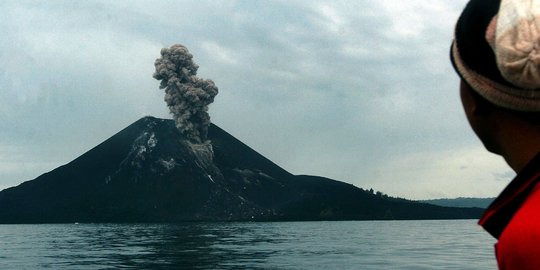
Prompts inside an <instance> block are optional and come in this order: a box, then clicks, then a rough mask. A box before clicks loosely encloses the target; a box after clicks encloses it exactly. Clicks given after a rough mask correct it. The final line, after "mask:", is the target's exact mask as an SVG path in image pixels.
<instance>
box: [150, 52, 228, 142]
mask: <svg viewBox="0 0 540 270" xmlns="http://www.w3.org/2000/svg"><path fill="white" fill-rule="evenodd" d="M154 65H155V67H156V72H155V73H154V78H155V79H157V80H161V84H160V86H159V88H160V89H165V102H166V103H167V106H169V109H170V111H171V114H172V115H173V118H174V121H175V122H176V127H177V128H178V130H180V132H181V133H182V134H183V135H184V136H185V137H186V138H187V139H189V140H190V141H191V142H193V143H205V142H206V140H207V136H208V126H209V125H210V115H208V105H209V104H210V103H212V102H214V97H215V96H216V95H217V94H218V88H217V87H216V85H215V84H214V82H213V81H212V80H204V79H200V78H198V77H197V76H196V75H197V69H198V68H199V66H198V65H197V64H195V63H194V62H193V55H192V54H191V53H189V51H188V49H187V48H186V47H184V46H183V45H180V44H175V45H172V46H171V47H170V48H163V49H161V57H160V58H158V59H156V62H155V63H154Z"/></svg>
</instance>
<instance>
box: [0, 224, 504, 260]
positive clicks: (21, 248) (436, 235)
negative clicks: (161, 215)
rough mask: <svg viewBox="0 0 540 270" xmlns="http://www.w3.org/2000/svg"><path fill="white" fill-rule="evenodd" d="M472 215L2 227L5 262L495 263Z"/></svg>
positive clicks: (0, 239) (0, 253)
mask: <svg viewBox="0 0 540 270" xmlns="http://www.w3.org/2000/svg"><path fill="white" fill-rule="evenodd" d="M492 243H493V240H492V239H490V237H489V236H488V235H487V234H486V233H484V232H482V230H481V229H480V228H478V227H477V226H476V225H475V222H474V221H473V220H453V221H452V220H450V221H363V222H354V221H350V222H274V223H179V224H51V225H0V269H10V268H12V269H34V268H52V269H102V268H136V269H156V268H158V269H159V268H162V269H163V268H175V269H239V268H243V269H245V268H247V269H325V268H331V269H389V268H392V269H494V268H496V265H495V261H494V258H493V251H492Z"/></svg>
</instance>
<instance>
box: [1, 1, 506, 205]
mask: <svg viewBox="0 0 540 270" xmlns="http://www.w3.org/2000/svg"><path fill="white" fill-rule="evenodd" d="M465 2H466V1H464V0H437V1H423V0H422V1H421V0H410V1H406V2H403V3H399V4H398V3H397V2H396V1H395V0H357V1H312V0H310V1H307V0H306V1H291V0H285V1H248V0H245V1H231V0H227V1H216V0H212V1H129V2H128V1H108V0H104V1H1V2H0V16H1V17H2V19H1V20H0V36H2V38H1V39H0V64H1V65H0V189H3V188H7V187H10V186H14V185H17V184H19V183H21V182H23V181H26V180H30V179H33V178H35V177H37V176H39V175H41V174H42V173H45V172H47V171H50V170H52V169H54V168H56V167H58V166H60V165H63V164H66V163H67V162H69V161H71V160H73V159H74V158H76V157H78V156H79V155H81V154H83V153H84V152H86V151H87V150H89V149H91V148H92V147H94V146H96V145H97V144H99V143H100V142H102V141H103V140H105V139H107V138H109V137H110V136H112V135H113V134H114V133H116V132H118V131H119V130H121V129H123V128H124V127H126V126H127V125H129V124H130V123H132V122H134V121H136V120H137V119H139V118H140V117H142V116H145V115H153V116H156V117H162V118H170V116H169V114H168V109H167V107H166V105H165V103H164V101H163V96H164V93H163V91H162V90H159V89H158V85H159V83H158V81H156V80H155V79H153V78H152V74H153V72H154V60H155V59H156V58H158V57H159V56H160V55H159V52H160V49H161V48H162V47H169V46H170V45H172V44H174V43H180V44H183V45H185V46H187V47H188V48H189V50H190V52H191V53H192V54H193V55H194V60H195V62H196V63H197V64H198V65H199V66H200V68H199V72H198V76H199V77H202V78H205V79H212V80H213V81H214V82H215V83H216V85H217V86H218V87H219V91H220V93H219V94H218V96H217V97H216V100H215V102H214V103H213V104H211V105H210V115H211V117H212V122H213V123H215V124H217V125H218V126H220V127H221V128H223V129H225V130H226V131H227V132H229V133H231V134H232V135H234V136H235V137H236V138H238V139H240V140H242V141H243V142H244V143H246V144H247V145H249V146H251V147H252V148H253V149H255V150H256V151H258V152H259V153H261V154H263V155H264V156H266V157H267V158H269V159H271V160H272V161H274V162H275V163H277V164H278V165H280V166H282V167H283V168H285V169H287V170H289V171H290V172H291V173H294V174H311V175H319V176H325V177H329V178H333V179H336V180H340V181H344V182H348V183H351V184H354V185H356V186H359V187H362V188H368V189H369V188H373V189H375V190H380V191H382V192H384V193H387V194H389V195H392V196H400V197H405V198H410V199H425V198H438V197H458V196H475V197H486V196H496V195H497V194H498V193H499V192H500V191H501V190H502V188H503V187H504V186H505V185H506V184H507V183H508V182H509V180H510V179H511V178H512V177H513V176H514V174H513V172H512V171H511V170H510V168H509V167H508V166H507V165H506V164H505V163H504V161H503V160H502V159H501V158H499V157H498V156H495V155H493V154H490V153H488V152H486V151H485V150H484V148H483V147H482V145H481V143H480V142H479V140H478V139H476V137H475V136H474V134H473V133H472V131H470V129H469V126H468V124H467V122H466V119H465V117H464V114H463V112H462V109H461V103H460V102H459V94H458V84H459V80H458V77H457V76H456V75H455V73H454V72H453V70H452V67H451V64H450V62H449V60H448V50H449V46H450V42H451V39H452V32H453V26H454V22H455V20H456V19H457V16H458V15H459V12H460V11H461V9H462V7H463V6H464V4H465Z"/></svg>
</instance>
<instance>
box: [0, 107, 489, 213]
mask: <svg viewBox="0 0 540 270" xmlns="http://www.w3.org/2000/svg"><path fill="white" fill-rule="evenodd" d="M314 158H316V157H314ZM482 211H483V210H482V209H481V208H477V207H472V208H471V207H469V208H456V207H443V206H436V205H433V204H428V203H425V202H417V201H411V200H406V199H400V198H392V197H389V196H387V195H384V194H382V193H380V192H379V193H376V192H373V190H364V189H362V188H359V187H355V186H353V185H351V184H347V183H344V182H340V181H336V180H332V179H328V178H324V177H319V176H307V175H292V174H291V173H289V172H287V171H286V170H284V169H282V168H281V167H279V166H277V165H276V164H274V163H273V162H272V161H270V160H268V159H266V158H265V157H263V156H262V155H260V154H259V153H257V152H256V151H254V150H253V149H251V148H250V147H248V146H247V145H245V144H244V143H242V142H240V141H239V140H237V139H236V138H234V137H233V136H232V135H230V134H228V133H227V132H225V131H224V130H222V129H220V128H219V127H218V126H216V125H213V124H212V125H210V126H209V129H208V140H207V141H201V142H196V143H194V142H193V141H192V140H188V139H186V137H185V136H184V135H183V134H182V133H180V132H179V131H178V129H177V128H176V127H175V123H174V121H172V120H166V119H158V118H154V117H144V118H142V119H140V120H138V121H136V122H134V123H133V124H131V125H129V126H128V127H126V128H125V129H123V130H122V131H120V132H118V133H117V134H115V135H114V136H112V137H111V138H109V139H107V140H105V141H104V142H102V143H101V144H99V145H97V146H96V147H94V148H93V149H91V150H89V151H88V152H86V153H84V154H83V155H81V156H80V157H78V158H76V159H75V160H73V161H71V162H69V163H68V164H66V165H63V166H60V167H58V168H56V169H54V170H52V171H50V172H47V173H45V174H43V175H41V176H39V177H37V178H36V179H34V180H31V181H27V182H24V183H22V184H20V185H19V186H16V187H11V188H8V189H5V190H3V191H1V192H0V223H68V222H179V221H301V220H376V219H468V218H478V217H479V216H480V215H481V213H482Z"/></svg>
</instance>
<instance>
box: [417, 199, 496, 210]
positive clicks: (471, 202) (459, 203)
mask: <svg viewBox="0 0 540 270" xmlns="http://www.w3.org/2000/svg"><path fill="white" fill-rule="evenodd" d="M494 200H495V198H466V197H459V198H455V199H432V200H421V201H420V202H423V203H430V204H434V205H439V206H448V207H478V208H484V209H485V208H487V207H488V206H489V205H490V204H491V203H492V202H493V201H494Z"/></svg>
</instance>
